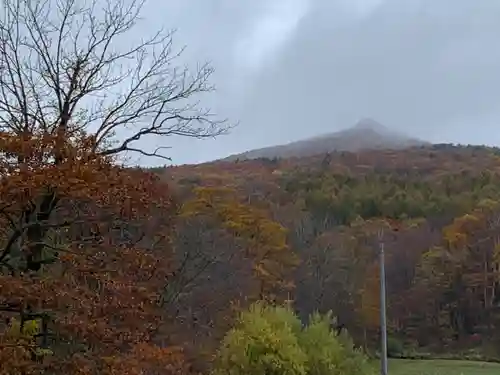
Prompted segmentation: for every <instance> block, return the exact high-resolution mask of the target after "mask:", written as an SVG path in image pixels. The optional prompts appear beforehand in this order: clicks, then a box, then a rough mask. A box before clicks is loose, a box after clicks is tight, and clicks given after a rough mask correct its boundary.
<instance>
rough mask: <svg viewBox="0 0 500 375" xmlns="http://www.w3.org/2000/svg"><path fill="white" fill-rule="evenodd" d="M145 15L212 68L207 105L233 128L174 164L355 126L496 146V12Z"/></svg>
mask: <svg viewBox="0 0 500 375" xmlns="http://www.w3.org/2000/svg"><path fill="white" fill-rule="evenodd" d="M147 11H148V12H147V14H146V16H147V17H148V19H149V17H150V18H151V20H152V22H149V23H151V24H158V23H162V24H166V25H171V26H172V27H177V28H178V30H179V32H178V35H177V37H178V40H177V41H178V43H179V44H187V46H188V50H187V54H186V56H185V58H186V59H187V60H189V61H195V59H198V60H204V59H209V60H212V62H213V64H214V66H215V67H216V69H217V73H216V74H215V76H214V81H215V84H216V85H217V87H218V91H217V92H216V93H214V94H213V95H211V96H210V97H207V98H206V100H207V103H208V104H210V105H211V106H212V107H213V108H214V109H215V110H216V112H218V113H220V114H221V115H222V116H224V117H226V116H228V117H230V118H231V119H232V120H235V121H238V120H239V121H240V126H239V127H238V128H237V129H235V130H233V132H232V134H231V135H229V136H225V137H222V138H219V139H218V140H214V141H211V140H206V141H194V140H178V139H176V140H172V142H173V144H172V146H174V149H173V152H172V156H173V158H174V162H176V163H185V162H200V161H205V160H209V159H214V158H217V157H223V156H226V155H228V154H230V153H235V152H240V151H244V150H245V149H249V148H256V147H263V146H266V145H271V144H276V143H284V142H289V141H292V140H297V139H300V138H303V137H307V136H313V135H316V134H318V133H325V132H331V131H335V130H338V129H340V128H344V127H347V126H350V125H352V124H354V123H355V122H356V121H357V120H358V119H359V118H361V117H373V118H374V119H376V120H377V121H380V122H382V123H384V124H386V125H387V126H390V127H394V128H397V129H399V130H401V131H405V132H407V133H408V134H410V135H414V136H420V137H423V138H426V139H429V140H431V141H452V142H465V143H467V142H471V143H499V144H500V132H499V131H497V129H498V123H500V105H499V104H500V48H499V46H498V42H497V41H498V37H499V36H500V2H498V1H491V0H474V1H471V0H405V1H401V0H356V1H354V0H351V1H348V0H316V1H314V0H303V1H301V0H274V1H269V0H267V1H266V0H253V1H248V2H242V1H240V2H235V1H234V0H208V1H193V0H183V1H181V0H170V1H167V2H160V1H159V0H157V1H156V2H152V3H150V4H149V9H148V10H147ZM259 28H261V29H260V31H259Z"/></svg>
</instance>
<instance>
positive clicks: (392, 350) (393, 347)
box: [387, 336, 405, 358]
mask: <svg viewBox="0 0 500 375" xmlns="http://www.w3.org/2000/svg"><path fill="white" fill-rule="evenodd" d="M404 352H405V349H404V345H403V343H402V342H401V340H399V339H398V338H396V337H393V336H389V337H388V338H387V356H389V357H391V358H401V357H402V356H403V354H404Z"/></svg>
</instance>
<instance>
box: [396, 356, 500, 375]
mask: <svg viewBox="0 0 500 375" xmlns="http://www.w3.org/2000/svg"><path fill="white" fill-rule="evenodd" d="M494 374H495V375H500V364H498V363H486V362H473V361H455V360H405V359H393V360H390V361H389V375H494Z"/></svg>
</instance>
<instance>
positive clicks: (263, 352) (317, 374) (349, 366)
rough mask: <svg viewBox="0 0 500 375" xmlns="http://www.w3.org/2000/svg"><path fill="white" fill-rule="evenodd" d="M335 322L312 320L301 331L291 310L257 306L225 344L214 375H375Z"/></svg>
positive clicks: (326, 318)
mask: <svg viewBox="0 0 500 375" xmlns="http://www.w3.org/2000/svg"><path fill="white" fill-rule="evenodd" d="M331 321H332V318H331V314H326V315H324V316H322V315H320V314H313V315H311V317H310V319H309V323H308V325H307V326H306V327H303V328H302V325H301V323H300V321H299V319H298V318H297V316H296V315H295V314H294V312H293V311H292V310H291V309H289V308H285V307H270V306H266V305H264V304H262V303H257V304H255V305H253V306H252V307H251V308H250V310H249V311H248V312H244V313H242V314H241V316H240V318H239V320H238V322H237V324H236V326H235V327H234V328H233V329H232V330H231V331H229V332H228V334H227V335H226V337H225V338H224V340H223V342H222V346H221V348H220V350H219V352H218V355H217V359H216V362H215V370H214V375H254V374H255V375H263V374H271V375H340V374H342V375H367V374H372V372H373V368H372V366H371V365H370V364H369V363H368V360H367V358H366V356H365V355H364V354H363V353H362V352H361V351H359V350H357V349H355V348H354V345H353V343H352V340H351V339H350V337H349V336H348V335H347V333H344V334H341V335H339V336H338V335H337V334H336V333H335V331H333V330H332V329H331Z"/></svg>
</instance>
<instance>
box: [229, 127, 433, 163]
mask: <svg viewBox="0 0 500 375" xmlns="http://www.w3.org/2000/svg"><path fill="white" fill-rule="evenodd" d="M425 145H430V143H429V142H425V141H423V140H420V139H416V138H412V137H409V136H407V135H405V134H402V133H400V132H397V131H395V130H392V129H389V128H388V127H386V126H384V125H382V124H380V123H378V122H377V121H375V120H372V119H363V120H361V121H359V122H358V123H357V124H356V125H354V126H353V127H351V128H348V129H344V130H341V131H338V132H334V133H328V134H323V135H319V136H316V137H312V138H308V139H304V140H300V141H297V142H292V143H288V144H284V145H277V146H271V147H265V148H260V149H255V150H250V151H246V152H243V153H241V154H235V155H231V156H229V157H228V158H226V159H225V160H229V161H232V160H237V159H240V160H241V159H257V158H275V157H277V158H288V157H304V156H314V155H318V154H324V153H327V152H331V151H361V150H369V149H404V148H409V147H414V146H425Z"/></svg>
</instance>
